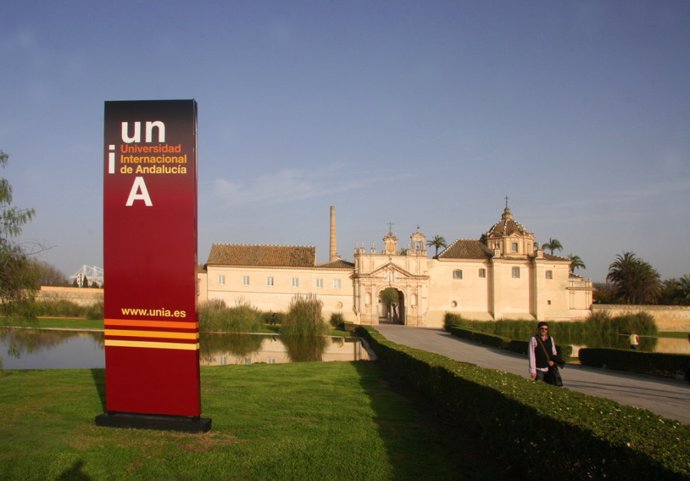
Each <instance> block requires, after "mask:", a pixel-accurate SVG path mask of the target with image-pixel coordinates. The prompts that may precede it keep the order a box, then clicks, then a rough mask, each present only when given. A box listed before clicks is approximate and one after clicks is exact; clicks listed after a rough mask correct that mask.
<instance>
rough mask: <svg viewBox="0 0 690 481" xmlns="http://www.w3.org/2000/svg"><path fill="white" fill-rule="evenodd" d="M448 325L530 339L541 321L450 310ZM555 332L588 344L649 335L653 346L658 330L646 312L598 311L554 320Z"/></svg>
mask: <svg viewBox="0 0 690 481" xmlns="http://www.w3.org/2000/svg"><path fill="white" fill-rule="evenodd" d="M444 323H445V326H446V327H449V326H456V327H461V328H464V329H468V330H471V331H475V332H483V333H487V334H492V335H496V336H500V337H504V338H509V339H514V340H518V341H527V340H529V339H530V338H531V337H532V336H533V335H534V334H535V333H536V332H537V321H516V320H500V321H471V320H467V319H463V318H462V317H460V316H459V315H457V314H451V313H447V314H446V316H445V318H444ZM550 331H551V335H552V336H553V337H554V338H555V339H556V341H558V342H559V343H562V344H576V345H586V346H588V347H618V348H625V347H627V343H628V335H630V334H632V333H635V334H638V335H640V336H645V337H643V338H642V340H641V345H640V349H641V350H643V351H644V350H653V349H654V345H655V343H656V338H655V336H656V335H657V334H658V330H657V327H656V323H655V322H654V318H653V317H652V316H650V315H649V314H647V313H646V312H638V313H634V314H625V315H620V316H615V317H612V316H610V315H609V314H608V313H606V312H602V313H594V314H592V315H591V316H590V317H588V318H587V319H586V320H585V321H576V322H552V323H550Z"/></svg>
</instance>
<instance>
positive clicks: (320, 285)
mask: <svg viewBox="0 0 690 481" xmlns="http://www.w3.org/2000/svg"><path fill="white" fill-rule="evenodd" d="M316 287H317V288H319V289H321V288H323V279H322V278H320V277H319V278H318V279H316Z"/></svg>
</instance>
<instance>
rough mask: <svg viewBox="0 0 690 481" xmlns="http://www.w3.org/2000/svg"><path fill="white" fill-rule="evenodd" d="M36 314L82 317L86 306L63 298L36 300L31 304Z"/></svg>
mask: <svg viewBox="0 0 690 481" xmlns="http://www.w3.org/2000/svg"><path fill="white" fill-rule="evenodd" d="M33 312H34V314H35V315H36V316H42V317H48V316H51V317H52V316H54V317H84V313H85V312H86V308H85V307H84V306H80V305H79V304H76V303H74V302H72V301H67V300H64V299H60V300H54V301H37V302H35V303H34V305H33Z"/></svg>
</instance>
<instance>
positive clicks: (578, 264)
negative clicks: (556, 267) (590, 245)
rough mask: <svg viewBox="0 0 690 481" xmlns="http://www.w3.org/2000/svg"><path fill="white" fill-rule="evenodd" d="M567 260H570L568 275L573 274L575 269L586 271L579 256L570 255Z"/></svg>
mask: <svg viewBox="0 0 690 481" xmlns="http://www.w3.org/2000/svg"><path fill="white" fill-rule="evenodd" d="M568 259H569V260H570V273H571V274H574V273H575V269H587V266H586V265H585V263H584V262H583V261H582V258H581V257H580V256H576V255H575V254H570V255H569V256H568Z"/></svg>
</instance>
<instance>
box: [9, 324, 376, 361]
mask: <svg viewBox="0 0 690 481" xmlns="http://www.w3.org/2000/svg"><path fill="white" fill-rule="evenodd" d="M200 344H201V351H200V362H201V365H209V366H210V365H225V364H253V363H271V364H273V363H287V362H300V361H359V360H369V359H370V357H369V353H368V352H367V351H366V349H365V348H364V347H363V346H362V343H361V342H360V340H359V339H344V338H342V337H292V336H279V335H252V334H206V333H202V334H201V339H200ZM104 365H105V356H104V353H103V332H100V331H68V330H48V329H45V330H37V329H13V328H0V369H81V368H88V369H93V368H103V367H104Z"/></svg>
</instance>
